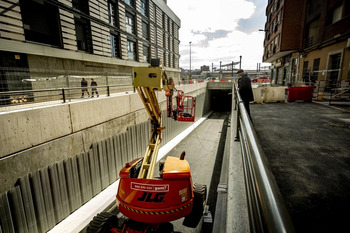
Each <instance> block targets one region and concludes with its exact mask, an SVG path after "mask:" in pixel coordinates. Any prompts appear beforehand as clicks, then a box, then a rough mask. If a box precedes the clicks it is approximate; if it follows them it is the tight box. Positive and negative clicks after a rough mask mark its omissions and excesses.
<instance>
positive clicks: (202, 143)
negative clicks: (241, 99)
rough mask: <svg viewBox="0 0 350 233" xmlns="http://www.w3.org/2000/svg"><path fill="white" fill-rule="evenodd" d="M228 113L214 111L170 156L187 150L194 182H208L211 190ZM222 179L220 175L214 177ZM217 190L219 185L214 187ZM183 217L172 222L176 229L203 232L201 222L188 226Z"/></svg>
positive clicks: (184, 232)
mask: <svg viewBox="0 0 350 233" xmlns="http://www.w3.org/2000/svg"><path fill="white" fill-rule="evenodd" d="M228 115H229V114H228V113H227V114H226V113H215V112H214V113H213V114H212V115H211V116H210V117H209V118H208V119H207V120H205V121H204V122H203V123H202V124H201V125H200V126H199V127H197V128H196V129H195V130H194V131H193V132H192V133H191V134H190V135H189V136H188V137H187V138H185V139H184V140H183V141H182V142H180V143H179V144H178V145H177V146H176V147H175V148H174V149H173V150H171V151H170V152H169V153H168V154H167V155H168V156H176V157H177V156H180V154H181V153H182V152H183V151H185V152H186V157H185V159H186V160H187V161H188V162H189V164H190V168H191V175H192V180H193V183H198V184H206V185H207V188H208V192H207V195H208V194H209V190H210V188H211V187H210V183H211V181H212V175H213V169H214V165H215V160H216V156H217V152H218V148H219V142H220V138H221V133H222V129H223V125H224V121H225V118H227V117H228ZM220 167H221V165H220ZM214 179H218V180H219V179H220V176H218V177H214ZM214 188H215V190H216V188H217V187H214ZM182 222H183V218H182V219H179V220H177V221H174V222H172V223H173V225H174V230H175V231H176V232H182V233H192V232H201V223H200V224H199V225H198V227H197V228H196V229H192V228H187V227H184V226H183V225H182Z"/></svg>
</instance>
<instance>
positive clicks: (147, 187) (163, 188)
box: [130, 182, 169, 192]
mask: <svg viewBox="0 0 350 233" xmlns="http://www.w3.org/2000/svg"><path fill="white" fill-rule="evenodd" d="M130 188H131V189H133V190H139V191H151V192H169V184H142V183H135V182H131V187H130Z"/></svg>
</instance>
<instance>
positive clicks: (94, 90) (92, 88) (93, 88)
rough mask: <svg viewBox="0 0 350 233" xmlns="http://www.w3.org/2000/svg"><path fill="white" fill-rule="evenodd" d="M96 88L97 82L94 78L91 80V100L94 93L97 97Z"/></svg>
mask: <svg viewBox="0 0 350 233" xmlns="http://www.w3.org/2000/svg"><path fill="white" fill-rule="evenodd" d="M96 87H97V82H96V81H95V79H94V78H91V98H93V97H94V92H96V95H97V97H98V96H99V95H98V91H97V88H96Z"/></svg>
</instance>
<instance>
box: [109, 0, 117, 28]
mask: <svg viewBox="0 0 350 233" xmlns="http://www.w3.org/2000/svg"><path fill="white" fill-rule="evenodd" d="M108 11H109V24H110V25H112V26H115V27H116V26H117V19H118V13H117V4H116V3H115V2H114V1H112V0H109V2H108Z"/></svg>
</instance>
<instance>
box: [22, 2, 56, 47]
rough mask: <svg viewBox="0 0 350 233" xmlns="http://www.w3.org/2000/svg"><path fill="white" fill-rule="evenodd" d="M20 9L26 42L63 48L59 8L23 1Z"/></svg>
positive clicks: (43, 3) (44, 3)
mask: <svg viewBox="0 0 350 233" xmlns="http://www.w3.org/2000/svg"><path fill="white" fill-rule="evenodd" d="M20 7H21V14H22V21H23V28H24V36H25V38H26V40H28V41H35V42H39V43H43V44H49V45H53V46H57V47H62V39H61V33H60V22H59V14H58V8H57V6H54V5H52V4H48V3H46V2H42V3H40V2H37V1H31V0H21V1H20Z"/></svg>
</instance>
